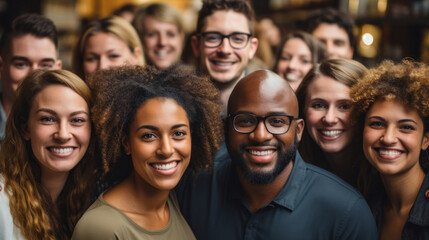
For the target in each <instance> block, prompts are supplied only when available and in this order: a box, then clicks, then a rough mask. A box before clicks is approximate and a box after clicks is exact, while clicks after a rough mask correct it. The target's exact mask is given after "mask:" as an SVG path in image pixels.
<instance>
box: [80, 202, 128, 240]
mask: <svg viewBox="0 0 429 240" xmlns="http://www.w3.org/2000/svg"><path fill="white" fill-rule="evenodd" d="M125 222H126V220H125V219H124V216H123V214H122V213H121V212H120V211H119V210H118V209H116V208H114V207H113V206H111V205H109V204H108V203H107V202H105V201H104V199H103V195H101V196H100V197H99V198H98V199H97V200H96V201H95V202H94V203H93V204H92V205H91V206H90V207H89V208H88V210H87V211H86V212H85V213H84V214H83V216H82V217H81V218H80V219H79V221H78V223H77V224H76V227H75V229H74V232H73V237H72V239H117V238H116V237H118V234H119V233H121V230H122V227H123V225H124V223H125Z"/></svg>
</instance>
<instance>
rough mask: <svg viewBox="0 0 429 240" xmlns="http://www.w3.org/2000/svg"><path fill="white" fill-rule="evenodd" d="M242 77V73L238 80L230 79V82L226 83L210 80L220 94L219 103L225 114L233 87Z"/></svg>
mask: <svg viewBox="0 0 429 240" xmlns="http://www.w3.org/2000/svg"><path fill="white" fill-rule="evenodd" d="M243 77H244V72H243V74H242V75H241V76H240V77H239V78H235V79H232V80H231V81H228V82H218V81H215V80H212V82H213V84H214V85H215V87H216V88H217V89H218V90H219V92H220V101H221V104H222V106H223V111H224V112H225V113H226V111H227V107H228V99H229V96H230V95H231V93H232V90H233V89H234V87H235V85H237V83H238V82H239V80H240V79H241V78H243Z"/></svg>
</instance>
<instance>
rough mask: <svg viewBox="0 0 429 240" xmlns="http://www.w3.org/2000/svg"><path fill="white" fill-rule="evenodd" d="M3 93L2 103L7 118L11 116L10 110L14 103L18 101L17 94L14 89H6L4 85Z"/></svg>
mask: <svg viewBox="0 0 429 240" xmlns="http://www.w3.org/2000/svg"><path fill="white" fill-rule="evenodd" d="M2 87H3V91H2V94H1V102H2V104H3V109H4V112H5V113H6V116H9V113H10V110H11V109H12V105H13V102H14V101H15V99H16V92H15V91H13V89H10V88H6V87H5V86H4V85H3V86H2Z"/></svg>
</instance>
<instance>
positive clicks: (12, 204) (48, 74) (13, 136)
mask: <svg viewBox="0 0 429 240" xmlns="http://www.w3.org/2000/svg"><path fill="white" fill-rule="evenodd" d="M91 102H92V96H91V92H90V89H89V87H88V86H87V85H86V83H85V82H84V81H83V80H82V79H80V78H79V77H78V76H76V75H75V74H73V73H71V72H69V71H66V70H50V71H36V72H34V73H33V74H31V75H29V76H28V77H27V78H26V79H24V80H23V82H22V83H21V85H20V86H19V88H18V90H17V98H16V101H15V103H14V105H13V107H12V110H11V114H10V117H9V119H8V121H7V124H6V136H5V139H4V141H3V142H2V146H1V151H0V239H70V237H71V235H72V232H73V228H74V226H75V224H76V222H77V221H78V219H79V218H80V217H81V216H82V214H83V212H84V211H85V210H86V209H87V208H88V206H89V204H90V196H91V193H92V192H93V190H92V187H93V186H94V183H95V179H94V176H95V175H96V174H95V169H96V166H95V164H96V159H95V157H94V156H95V155H94V152H95V142H94V140H95V138H94V137H92V134H93V131H92V130H91V129H92V124H91V120H90V107H91Z"/></svg>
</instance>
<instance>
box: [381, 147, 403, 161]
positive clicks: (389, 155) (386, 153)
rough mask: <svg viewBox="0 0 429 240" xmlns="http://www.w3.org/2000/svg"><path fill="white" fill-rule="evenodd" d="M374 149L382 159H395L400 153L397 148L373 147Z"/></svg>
mask: <svg viewBox="0 0 429 240" xmlns="http://www.w3.org/2000/svg"><path fill="white" fill-rule="evenodd" d="M375 151H376V152H377V154H378V155H379V156H380V157H381V158H383V159H395V158H397V157H398V156H400V155H401V154H402V151H400V150H398V149H386V148H375Z"/></svg>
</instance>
